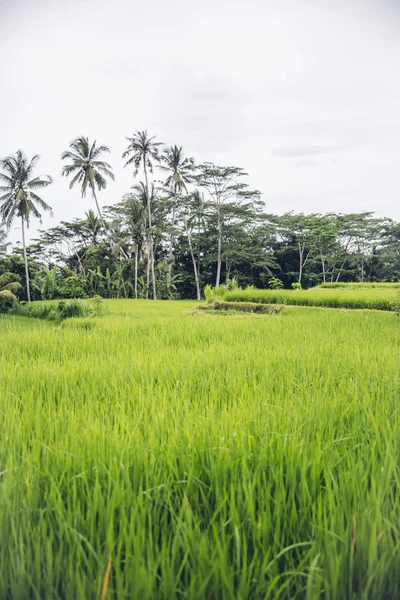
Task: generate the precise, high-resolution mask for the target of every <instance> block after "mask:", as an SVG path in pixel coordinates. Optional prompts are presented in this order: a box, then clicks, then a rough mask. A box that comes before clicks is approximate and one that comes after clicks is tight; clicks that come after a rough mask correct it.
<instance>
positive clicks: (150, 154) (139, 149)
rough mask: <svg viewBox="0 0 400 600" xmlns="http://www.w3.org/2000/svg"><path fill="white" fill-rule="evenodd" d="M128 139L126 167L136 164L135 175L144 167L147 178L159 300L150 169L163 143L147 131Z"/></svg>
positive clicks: (151, 248)
mask: <svg viewBox="0 0 400 600" xmlns="http://www.w3.org/2000/svg"><path fill="white" fill-rule="evenodd" d="M126 139H127V140H128V142H129V143H128V147H127V149H126V150H125V152H124V153H123V155H122V158H128V160H127V161H126V163H125V167H127V166H129V165H133V166H134V172H133V175H134V177H136V176H137V174H138V173H139V168H140V167H141V166H142V167H143V174H144V179H145V190H146V199H147V218H148V234H147V245H148V255H149V264H150V270H151V278H152V286H153V298H154V300H157V289H156V277H155V270H154V240H153V237H154V236H153V223H152V211H151V190H150V188H149V176H148V171H149V172H150V173H153V163H154V162H159V161H160V153H159V147H160V146H161V145H162V143H161V142H156V141H154V140H155V137H154V136H153V137H149V135H148V133H147V131H146V130H145V131H135V133H134V134H133V136H132V137H128V138H126ZM149 283H150V282H149V281H147V290H146V298H148V297H149Z"/></svg>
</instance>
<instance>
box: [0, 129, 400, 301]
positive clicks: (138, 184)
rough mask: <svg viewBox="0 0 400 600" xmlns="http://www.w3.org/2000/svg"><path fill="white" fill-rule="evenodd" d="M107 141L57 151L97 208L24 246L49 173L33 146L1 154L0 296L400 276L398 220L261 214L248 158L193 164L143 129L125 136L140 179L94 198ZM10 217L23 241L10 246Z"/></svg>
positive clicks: (180, 291)
mask: <svg viewBox="0 0 400 600" xmlns="http://www.w3.org/2000/svg"><path fill="white" fill-rule="evenodd" d="M106 152H109V150H108V148H107V147H106V146H97V145H96V142H94V143H92V144H91V143H89V140H88V139H87V138H84V137H81V138H77V139H76V140H75V141H74V142H73V143H72V144H71V146H70V148H69V149H68V150H67V151H66V152H64V153H63V155H62V160H63V161H64V163H63V167H62V174H63V175H64V176H66V177H68V178H69V179H70V187H74V186H76V185H78V186H79V187H80V190H81V195H82V197H85V196H86V195H87V193H88V192H89V193H90V195H91V196H92V198H93V201H94V208H95V209H96V210H95V211H94V210H90V209H89V210H88V211H87V212H86V214H85V218H84V219H74V220H72V221H70V222H61V223H60V224H59V225H57V226H55V227H52V228H50V229H47V230H45V231H41V232H40V235H39V237H38V238H37V239H36V240H34V241H33V242H32V243H31V244H30V245H28V246H26V244H25V226H26V224H27V223H28V222H29V219H30V218H31V217H37V218H40V216H41V211H42V210H50V206H49V205H47V203H45V202H44V201H43V200H42V199H41V198H40V197H39V196H38V195H37V189H38V188H42V187H46V186H48V185H50V183H51V181H52V180H51V178H50V177H49V176H43V177H34V176H33V170H34V167H35V166H36V162H37V159H38V157H34V159H32V161H28V160H27V159H26V157H25V156H24V155H23V153H22V152H18V153H17V154H16V155H15V156H13V157H8V158H6V159H3V160H2V161H1V162H0V167H1V172H0V178H1V192H0V193H1V194H2V195H1V196H0V215H1V217H2V221H3V226H2V227H0V294H2V291H3V298H4V297H5V296H7V292H9V293H11V294H14V295H19V297H20V298H21V299H30V298H32V299H52V298H72V297H87V296H93V295H96V294H98V295H101V296H103V297H130V298H132V297H134V298H165V299H167V298H200V297H201V295H202V290H203V289H204V286H205V285H208V284H210V285H215V286H219V285H220V284H222V283H224V284H228V285H229V282H230V281H231V280H232V279H233V278H235V280H236V282H237V283H238V284H239V285H241V286H246V285H254V286H256V287H258V288H266V287H274V286H277V285H281V284H282V285H283V286H284V287H287V288H289V287H291V286H292V285H293V284H296V286H297V287H300V285H301V286H302V287H310V286H314V285H317V284H319V283H324V282H339V281H342V282H344V281H396V280H399V279H400V224H398V223H395V222H394V221H392V220H391V219H386V218H385V219H382V218H375V217H374V215H373V214H372V213H357V214H334V213H330V214H312V215H304V214H294V213H287V214H284V215H281V216H278V215H271V214H267V213H266V212H265V205H264V203H263V201H262V199H261V194H260V192H259V191H257V190H252V189H251V188H249V186H248V184H247V183H246V175H247V174H246V173H245V172H244V171H243V169H241V168H239V167H232V166H229V167H224V166H218V165H215V164H212V163H203V164H200V165H196V164H195V162H194V160H193V159H191V158H185V156H184V154H183V150H182V148H180V147H177V146H172V147H162V146H161V145H160V143H159V142H157V141H156V140H155V139H154V138H151V137H149V136H148V135H147V132H136V133H135V134H134V135H133V136H132V138H128V147H127V150H126V151H125V152H124V155H123V158H124V159H125V164H126V167H127V168H132V171H133V176H134V178H137V177H138V176H139V174H140V175H141V176H142V177H143V180H138V181H135V180H133V181H132V184H133V185H132V188H131V190H130V191H129V192H128V193H127V194H126V195H125V196H124V197H123V198H122V199H121V200H120V201H119V202H117V203H115V204H114V205H113V206H109V207H106V208H104V209H103V210H101V209H100V204H99V201H98V197H97V194H98V193H99V192H100V191H101V190H102V189H104V188H105V187H106V184H107V179H113V178H114V175H113V171H112V167H111V165H109V164H108V163H106V162H104V161H103V160H101V156H102V154H104V153H106ZM16 218H19V219H20V222H21V233H22V249H19V248H14V250H13V252H12V253H11V254H6V246H7V244H6V242H7V240H6V228H7V226H10V225H11V224H12V223H13V222H14V220H15V219H16ZM280 282H281V283H280ZM4 294H5V296H4ZM8 299H9V300H10V295H9V294H8Z"/></svg>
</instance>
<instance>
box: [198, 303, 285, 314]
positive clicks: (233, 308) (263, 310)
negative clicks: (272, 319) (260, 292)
mask: <svg viewBox="0 0 400 600" xmlns="http://www.w3.org/2000/svg"><path fill="white" fill-rule="evenodd" d="M199 310H203V311H208V312H220V311H223V312H227V311H229V312H244V313H259V314H263V315H277V314H279V313H280V312H281V311H282V310H283V306H279V304H256V303H255V302H221V301H220V300H215V301H214V302H213V304H211V305H210V304H209V305H207V306H200V307H199Z"/></svg>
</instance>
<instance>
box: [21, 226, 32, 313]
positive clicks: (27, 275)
mask: <svg viewBox="0 0 400 600" xmlns="http://www.w3.org/2000/svg"><path fill="white" fill-rule="evenodd" d="M21 228H22V246H23V248H24V262H25V279H26V297H27V299H28V302H30V301H31V288H30V283H29V269H28V257H27V255H26V240H25V224H24V217H23V216H21Z"/></svg>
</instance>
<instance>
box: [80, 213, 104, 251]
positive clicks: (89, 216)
mask: <svg viewBox="0 0 400 600" xmlns="http://www.w3.org/2000/svg"><path fill="white" fill-rule="evenodd" d="M85 216H86V220H85V221H84V222H83V226H84V229H85V231H86V232H87V234H88V235H89V237H90V241H91V244H92V246H97V245H98V243H99V242H98V239H97V236H98V234H99V232H100V229H101V223H100V219H99V217H98V216H97V215H96V213H95V212H94V211H93V210H88V212H87V213H85Z"/></svg>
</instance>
